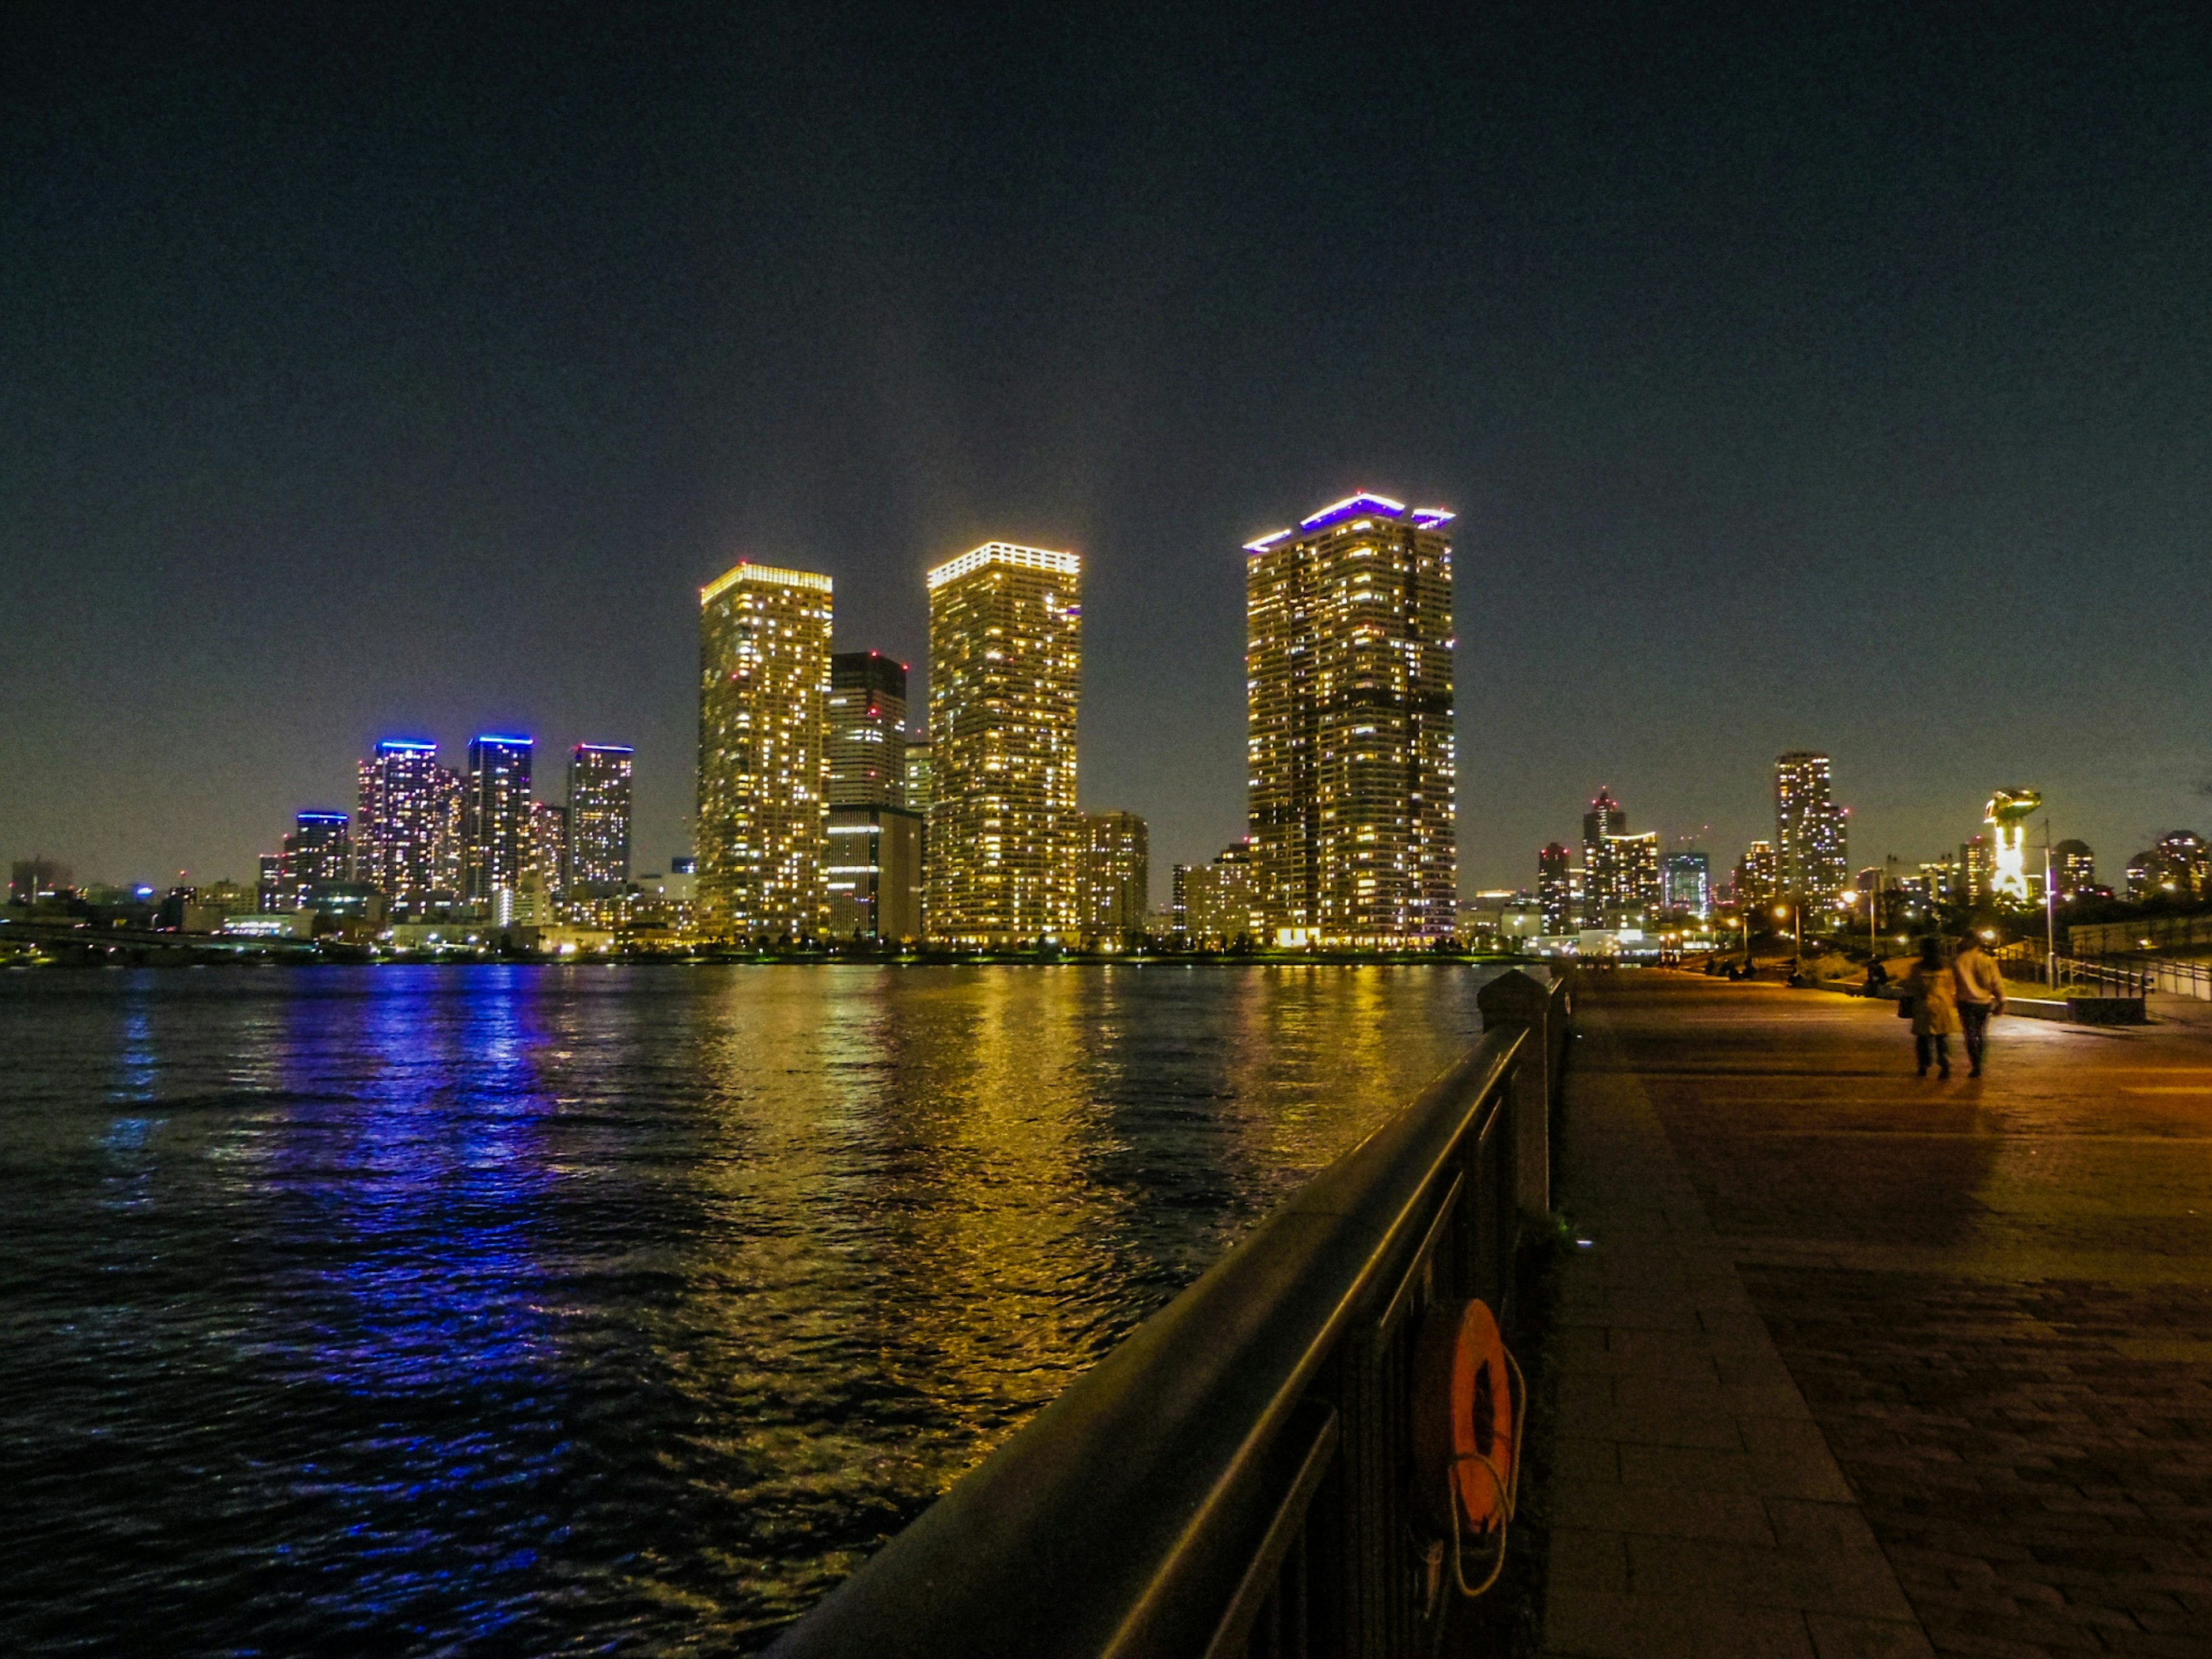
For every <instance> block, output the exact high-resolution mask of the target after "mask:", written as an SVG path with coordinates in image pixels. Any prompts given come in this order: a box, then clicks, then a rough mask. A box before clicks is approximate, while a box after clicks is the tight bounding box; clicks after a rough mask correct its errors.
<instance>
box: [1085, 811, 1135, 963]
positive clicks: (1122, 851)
mask: <svg viewBox="0 0 2212 1659" xmlns="http://www.w3.org/2000/svg"><path fill="white" fill-rule="evenodd" d="M1083 827H1084V833H1085V842H1086V844H1085V848H1084V859H1083V932H1084V933H1085V934H1086V935H1088V936H1090V937H1091V938H1095V939H1121V938H1122V937H1123V936H1124V935H1127V934H1129V933H1142V932H1143V931H1144V927H1145V912H1146V910H1147V909H1148V908H1150V907H1151V904H1152V846H1151V838H1150V836H1148V835H1147V833H1146V827H1145V821H1144V819H1142V818H1140V817H1138V816H1137V815H1136V814H1135V813H1134V812H1093V813H1090V814H1087V815H1086V816H1085V817H1084V820H1083Z"/></svg>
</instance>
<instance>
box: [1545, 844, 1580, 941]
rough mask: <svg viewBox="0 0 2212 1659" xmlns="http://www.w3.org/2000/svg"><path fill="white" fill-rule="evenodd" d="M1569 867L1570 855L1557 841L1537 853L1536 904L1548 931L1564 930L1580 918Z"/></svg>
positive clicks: (1571, 859)
mask: <svg viewBox="0 0 2212 1659" xmlns="http://www.w3.org/2000/svg"><path fill="white" fill-rule="evenodd" d="M1572 866H1573V857H1572V855H1571V854H1570V853H1569V852H1568V851H1567V849H1566V848H1564V847H1562V846H1560V845H1559V842H1551V843H1549V844H1548V845H1547V846H1546V847H1545V848H1543V849H1542V850H1541V851H1540V852H1539V853H1538V854H1536V905H1537V908H1538V909H1539V910H1540V911H1541V913H1542V915H1543V922H1544V931H1545V932H1546V933H1567V932H1569V931H1570V930H1571V929H1572V928H1573V927H1575V926H1576V924H1577V921H1578V920H1579V919H1578V918H1577V916H1576V915H1575V897H1574V878H1573V876H1572V874H1571V870H1572Z"/></svg>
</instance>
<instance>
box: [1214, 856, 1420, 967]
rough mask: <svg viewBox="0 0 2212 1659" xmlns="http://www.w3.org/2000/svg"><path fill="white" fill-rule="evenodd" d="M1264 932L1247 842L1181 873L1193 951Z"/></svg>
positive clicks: (1259, 888) (1257, 875) (1263, 903)
mask: <svg viewBox="0 0 2212 1659" xmlns="http://www.w3.org/2000/svg"><path fill="white" fill-rule="evenodd" d="M1453 921H1454V923H1455V924H1456V922H1457V921H1458V917H1457V915H1456V914H1455V915H1454V917H1453ZM1183 930H1184V932H1185V933H1187V934H1188V937H1189V939H1190V940H1191V942H1192V943H1193V944H1194V945H1212V946H1217V947H1220V948H1224V949H1225V948H1227V947H1229V946H1231V945H1240V944H1241V945H1255V944H1258V943H1261V942H1262V935H1263V934H1264V933H1265V932H1266V930H1267V896H1266V893H1265V890H1264V887H1263V884H1262V879H1261V866H1260V860H1259V857H1258V849H1257V848H1256V847H1255V844H1254V843H1253V842H1251V841H1250V840H1249V838H1248V839H1246V840H1244V841H1240V842H1231V843H1230V844H1229V845H1228V846H1226V847H1225V848H1222V849H1221V851H1220V853H1219V854H1218V855H1216V857H1215V858H1214V860H1213V861H1212V863H1210V864H1199V865H1192V866H1188V867H1187V868H1186V869H1185V870H1184V871H1183Z"/></svg>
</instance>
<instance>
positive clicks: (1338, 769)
mask: <svg viewBox="0 0 2212 1659" xmlns="http://www.w3.org/2000/svg"><path fill="white" fill-rule="evenodd" d="M1451 517H1452V515H1451V514H1450V513H1445V512H1441V511H1438V510H1437V509H1434V508H1409V507H1406V506H1404V505H1403V504H1402V503H1401V502H1397V501H1390V500H1389V499H1387V498H1386V497H1383V496H1380V495H1353V496H1350V497H1347V498H1346V500H1344V501H1339V502H1337V503H1336V504H1335V505H1334V506H1333V507H1324V508H1323V509H1322V511H1320V512H1319V513H1315V514H1314V515H1313V516H1312V517H1310V518H1309V519H1306V520H1303V521H1302V522H1301V523H1300V524H1299V525H1298V526H1297V528H1296V529H1294V530H1280V531H1277V532H1275V533H1274V534H1273V535H1271V536H1263V537H1261V538H1260V539H1259V540H1257V541H1255V542H1250V543H1248V544H1246V545H1245V549H1244V552H1245V567H1244V593H1245V622H1246V629H1247V635H1246V637H1247V647H1246V653H1245V659H1244V662H1245V690H1246V697H1247V715H1248V726H1247V743H1246V748H1247V760H1248V763H1249V764H1248V770H1247V773H1246V779H1247V785H1248V790H1249V793H1248V797H1247V799H1248V804H1249V805H1248V811H1249V823H1250V829H1251V837H1250V839H1251V842H1252V847H1253V854H1254V863H1255V867H1256V870H1257V872H1258V878H1259V882H1258V885H1259V892H1260V896H1261V907H1262V909H1263V911H1264V914H1265V917H1266V930H1267V932H1269V933H1272V935H1273V939H1272V940H1271V941H1270V942H1277V941H1279V942H1284V943H1290V942H1297V941H1313V942H1318V943H1321V944H1324V945H1350V946H1366V945H1399V944H1402V943H1405V942H1407V941H1408V940H1417V939H1442V938H1446V937H1449V935H1450V934H1451V933H1452V931H1453V929H1454V928H1455V926H1456V925H1457V920H1458V917H1457V908H1458V900H1459V857H1458V841H1457V831H1456V828H1455V819H1454V813H1455V793H1456V787H1457V781H1456V763H1455V744H1454V739H1453V734H1452V648H1453V645H1454V643H1455V641H1453V638H1452V585H1451V544H1450V542H1449V539H1448V538H1446V537H1445V535H1444V532H1443V526H1444V525H1445V524H1447V523H1449V521H1450V520H1451Z"/></svg>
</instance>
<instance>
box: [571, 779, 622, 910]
mask: <svg viewBox="0 0 2212 1659" xmlns="http://www.w3.org/2000/svg"><path fill="white" fill-rule="evenodd" d="M634 764H635V755H634V754H633V752H632V751H631V750H629V749H627V748H624V747H623V746H622V745H621V744H609V743H580V744H577V745H576V746H575V748H574V749H573V750H570V751H569V754H568V869H567V871H566V872H565V880H564V882H563V885H564V886H565V887H566V888H567V889H568V891H569V893H570V894H571V895H573V896H578V897H583V898H606V897H611V896H613V895H615V894H617V893H619V892H621V891H622V886H623V883H624V882H626V881H628V880H629V817H630V771H631V768H632V766H633V765H634Z"/></svg>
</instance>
